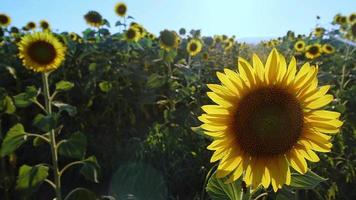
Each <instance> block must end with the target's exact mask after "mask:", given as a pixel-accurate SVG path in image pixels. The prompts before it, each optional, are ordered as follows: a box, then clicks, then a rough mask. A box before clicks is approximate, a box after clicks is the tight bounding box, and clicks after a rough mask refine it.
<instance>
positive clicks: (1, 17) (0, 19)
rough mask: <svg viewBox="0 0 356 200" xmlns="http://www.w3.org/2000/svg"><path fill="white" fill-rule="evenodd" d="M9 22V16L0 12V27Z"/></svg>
mask: <svg viewBox="0 0 356 200" xmlns="http://www.w3.org/2000/svg"><path fill="white" fill-rule="evenodd" d="M10 23H11V18H10V17H9V16H8V15H6V14H3V13H0V27H2V26H4V27H6V26H8V25H9V24H10Z"/></svg>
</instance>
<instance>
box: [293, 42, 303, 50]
mask: <svg viewBox="0 0 356 200" xmlns="http://www.w3.org/2000/svg"><path fill="white" fill-rule="evenodd" d="M294 49H295V50H296V51H298V52H303V51H304V49H305V42H304V41H303V40H299V41H297V42H296V43H295V44H294Z"/></svg>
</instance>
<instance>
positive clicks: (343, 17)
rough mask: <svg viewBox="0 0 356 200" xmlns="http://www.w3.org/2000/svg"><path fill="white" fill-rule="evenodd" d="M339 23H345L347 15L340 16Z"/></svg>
mask: <svg viewBox="0 0 356 200" xmlns="http://www.w3.org/2000/svg"><path fill="white" fill-rule="evenodd" d="M339 23H340V24H341V25H345V24H346V23H347V17H346V16H341V17H340V20H339Z"/></svg>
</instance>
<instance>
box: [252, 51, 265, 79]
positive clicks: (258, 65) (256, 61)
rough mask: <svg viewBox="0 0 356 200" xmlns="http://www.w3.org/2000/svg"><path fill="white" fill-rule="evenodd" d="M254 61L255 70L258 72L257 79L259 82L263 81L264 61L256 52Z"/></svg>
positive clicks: (253, 56) (253, 57)
mask: <svg viewBox="0 0 356 200" xmlns="http://www.w3.org/2000/svg"><path fill="white" fill-rule="evenodd" d="M252 62H253V67H254V69H255V70H254V71H255V73H256V81H257V82H259V83H263V82H264V73H265V69H264V66H263V63H262V62H261V60H260V58H259V57H258V56H257V55H256V54H253V55H252Z"/></svg>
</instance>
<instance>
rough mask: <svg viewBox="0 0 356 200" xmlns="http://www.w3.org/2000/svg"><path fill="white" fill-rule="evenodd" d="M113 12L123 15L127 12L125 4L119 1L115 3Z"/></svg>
mask: <svg viewBox="0 0 356 200" xmlns="http://www.w3.org/2000/svg"><path fill="white" fill-rule="evenodd" d="M115 12H116V14H117V15H119V16H120V17H124V16H125V15H126V12H127V6H126V4H124V3H123V2H119V3H117V4H116V5H115Z"/></svg>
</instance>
